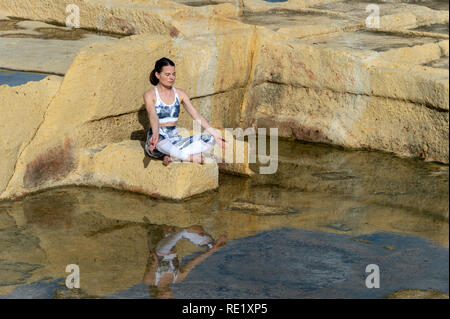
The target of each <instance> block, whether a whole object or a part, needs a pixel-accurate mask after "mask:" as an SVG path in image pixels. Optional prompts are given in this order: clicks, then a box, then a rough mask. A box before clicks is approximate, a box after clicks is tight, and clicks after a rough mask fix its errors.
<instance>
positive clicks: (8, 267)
mask: <svg viewBox="0 0 450 319" xmlns="http://www.w3.org/2000/svg"><path fill="white" fill-rule="evenodd" d="M0 236H1V233H0ZM0 240H1V239H0ZM41 267H42V266H41V265H35V264H28V263H23V262H8V261H6V260H4V259H1V258H0V286H9V285H21V284H25V283H26V281H27V279H28V278H30V277H31V276H32V274H33V271H35V270H37V269H39V268H41Z"/></svg>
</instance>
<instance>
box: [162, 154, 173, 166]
mask: <svg viewBox="0 0 450 319" xmlns="http://www.w3.org/2000/svg"><path fill="white" fill-rule="evenodd" d="M170 162H172V158H171V157H170V156H169V155H164V159H163V165H164V166H167V165H169V163H170Z"/></svg>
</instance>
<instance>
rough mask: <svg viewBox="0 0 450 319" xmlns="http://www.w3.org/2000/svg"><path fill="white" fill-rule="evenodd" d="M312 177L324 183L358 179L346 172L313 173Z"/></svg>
mask: <svg viewBox="0 0 450 319" xmlns="http://www.w3.org/2000/svg"><path fill="white" fill-rule="evenodd" d="M311 175H312V176H315V177H319V178H320V179H322V180H324V181H344V180H347V179H355V178H358V177H356V176H353V175H350V174H349V173H347V172H325V173H315V174H311Z"/></svg>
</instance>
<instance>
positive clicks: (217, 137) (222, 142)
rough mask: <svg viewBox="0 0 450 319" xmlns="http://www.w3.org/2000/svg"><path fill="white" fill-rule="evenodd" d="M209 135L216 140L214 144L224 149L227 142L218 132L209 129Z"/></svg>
mask: <svg viewBox="0 0 450 319" xmlns="http://www.w3.org/2000/svg"><path fill="white" fill-rule="evenodd" d="M210 133H211V135H212V136H213V137H214V139H215V140H216V143H217V144H218V145H219V146H220V147H222V148H223V149H225V143H226V142H227V140H226V139H225V138H223V137H222V134H220V132H219V131H218V130H216V129H213V128H211V129H210Z"/></svg>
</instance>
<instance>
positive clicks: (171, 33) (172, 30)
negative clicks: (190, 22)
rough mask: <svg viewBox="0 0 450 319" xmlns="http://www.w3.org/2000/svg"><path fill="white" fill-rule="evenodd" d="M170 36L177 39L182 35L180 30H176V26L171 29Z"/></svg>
mask: <svg viewBox="0 0 450 319" xmlns="http://www.w3.org/2000/svg"><path fill="white" fill-rule="evenodd" d="M169 34H170V36H171V37H172V38H175V37H177V36H178V35H179V34H180V30H178V29H177V28H175V27H174V26H172V27H171V28H170V33H169Z"/></svg>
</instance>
